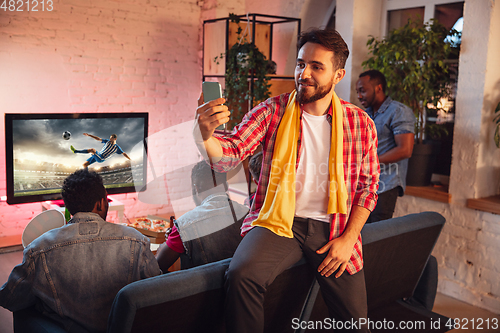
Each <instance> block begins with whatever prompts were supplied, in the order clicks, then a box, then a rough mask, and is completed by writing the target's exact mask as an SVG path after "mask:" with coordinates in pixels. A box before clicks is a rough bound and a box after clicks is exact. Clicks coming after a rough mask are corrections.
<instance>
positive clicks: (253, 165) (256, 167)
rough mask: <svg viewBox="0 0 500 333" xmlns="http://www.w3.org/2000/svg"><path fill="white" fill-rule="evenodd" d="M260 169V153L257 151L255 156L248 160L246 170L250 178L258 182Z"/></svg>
mask: <svg viewBox="0 0 500 333" xmlns="http://www.w3.org/2000/svg"><path fill="white" fill-rule="evenodd" d="M261 168H262V152H261V151H259V152H258V153H257V154H254V155H253V156H252V157H251V158H250V162H248V170H250V173H251V174H252V177H253V178H254V179H255V180H256V181H258V180H259V177H260V169H261Z"/></svg>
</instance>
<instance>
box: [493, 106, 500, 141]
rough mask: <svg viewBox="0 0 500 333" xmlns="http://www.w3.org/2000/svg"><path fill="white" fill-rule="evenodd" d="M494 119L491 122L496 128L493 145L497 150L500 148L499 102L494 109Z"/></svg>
mask: <svg viewBox="0 0 500 333" xmlns="http://www.w3.org/2000/svg"><path fill="white" fill-rule="evenodd" d="M495 114H496V116H495V118H494V119H493V121H494V122H495V123H496V124H497V126H496V128H495V136H494V140H495V145H496V146H497V148H500V102H499V103H498V105H497V107H496V109H495Z"/></svg>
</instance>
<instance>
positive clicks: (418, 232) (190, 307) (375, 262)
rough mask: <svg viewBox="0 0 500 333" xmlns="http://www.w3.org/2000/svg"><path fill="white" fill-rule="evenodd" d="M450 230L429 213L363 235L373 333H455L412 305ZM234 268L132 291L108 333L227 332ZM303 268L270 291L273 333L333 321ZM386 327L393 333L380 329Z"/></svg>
mask: <svg viewBox="0 0 500 333" xmlns="http://www.w3.org/2000/svg"><path fill="white" fill-rule="evenodd" d="M444 223H445V219H444V218H443V217H442V216H441V215H440V214H438V213H433V212H424V213H420V214H412V215H407V216H404V217H399V218H394V219H390V220H386V221H381V222H377V223H373V224H369V225H366V226H365V227H364V228H363V231H362V237H363V252H364V267H365V268H364V269H365V279H366V288H367V295H368V311H369V313H368V317H369V318H367V320H368V321H369V323H372V325H373V326H372V327H370V328H371V330H372V332H387V331H389V330H388V329H387V325H388V324H391V323H393V324H394V325H396V328H397V327H399V326H398V325H400V324H401V323H406V324H412V325H417V324H418V325H420V326H419V327H418V329H417V330H404V329H400V330H396V331H399V332H404V331H409V332H416V331H418V332H433V333H436V332H446V331H448V328H447V327H446V326H445V323H446V320H447V318H445V317H443V316H440V315H439V314H436V313H433V312H432V311H430V310H429V309H426V308H425V307H424V306H423V305H419V304H418V303H416V302H408V301H405V299H408V298H410V297H411V296H412V295H413V294H414V290H415V288H416V286H417V283H418V281H419V279H420V277H421V275H422V273H423V271H424V268H425V266H426V263H427V261H428V260H429V257H430V254H431V252H432V249H433V247H434V244H435V243H436V241H437V239H438V237H439V234H440V232H441V229H442V227H443V225H444ZM229 262H230V259H226V260H222V261H218V262H215V263H211V264H207V265H203V266H198V267H195V268H191V269H187V270H181V271H177V272H173V273H169V274H165V275H161V276H157V277H153V278H150V279H146V280H141V281H137V282H134V283H131V284H129V285H127V286H125V287H124V288H122V289H121V290H120V291H119V293H118V294H117V295H116V298H115V301H114V303H113V307H112V310H111V312H110V314H109V320H108V332H110V333H126V332H149V333H153V332H225V328H224V321H223V315H222V313H223V302H224V292H223V278H224V272H225V270H226V269H227V267H228V265H229ZM304 265H307V263H306V262H305V260H303V259H302V260H301V261H299V262H298V263H297V264H295V265H294V266H292V267H291V268H289V269H288V270H286V271H285V272H283V273H282V274H281V275H280V276H278V278H277V279H276V280H275V282H274V283H273V284H272V285H271V286H270V287H269V289H268V292H267V294H266V299H265V304H264V307H265V318H266V319H265V331H266V332H272V333H277V332H294V331H295V332H304V331H306V329H304V327H305V326H306V325H302V327H297V326H298V325H292V324H293V323H297V322H298V321H299V322H304V323H307V322H310V321H313V322H314V321H323V320H325V318H328V312H327V309H326V306H325V304H324V302H323V300H322V297H321V293H320V292H318V291H319V288H318V285H317V283H316V282H315V279H314V276H313V274H312V272H311V270H310V269H308V267H306V266H304ZM28 312H29V311H28ZM16 315H17V316H16ZM33 318H34V317H33V316H31V315H30V314H29V313H26V311H25V313H21V315H19V314H17V313H15V314H14V328H15V332H33V331H30V330H29V328H26V327H20V326H21V324H23V326H26V323H27V319H30V323H33V324H35V322H37V321H36V320H33ZM294 318H295V319H294ZM38 319H40V318H38ZM42 320H43V319H42ZM384 321H385V323H386V326H380V325H381V324H382V323H383V322H384ZM422 323H423V324H422ZM431 325H433V326H432V327H431ZM294 326H295V327H294ZM437 326H440V329H436V327H437ZM18 328H19V329H18ZM328 331H332V330H328ZM390 331H394V330H390ZM51 332H56V331H54V330H51Z"/></svg>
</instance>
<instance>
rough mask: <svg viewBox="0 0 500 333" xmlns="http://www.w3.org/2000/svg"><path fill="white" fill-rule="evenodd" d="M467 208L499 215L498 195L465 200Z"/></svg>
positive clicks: (499, 201)
mask: <svg viewBox="0 0 500 333" xmlns="http://www.w3.org/2000/svg"><path fill="white" fill-rule="evenodd" d="M466 206H467V208H471V209H477V210H482V211H483V212H488V213H493V214H500V195H493V196H491V197H486V198H478V199H467V205H466Z"/></svg>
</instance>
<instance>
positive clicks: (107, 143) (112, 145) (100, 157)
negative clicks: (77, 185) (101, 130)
mask: <svg viewBox="0 0 500 333" xmlns="http://www.w3.org/2000/svg"><path fill="white" fill-rule="evenodd" d="M83 135H85V136H88V137H91V138H92V139H95V140H97V141H100V142H101V143H104V146H103V147H102V149H101V151H100V152H97V151H96V150H95V149H94V148H89V149H81V150H77V149H75V147H73V146H71V147H70V149H71V151H72V152H73V153H75V154H88V153H90V154H92V156H90V157H89V158H88V159H87V160H86V161H85V163H83V167H84V168H88V167H89V165H91V164H92V163H95V162H98V163H102V162H104V161H105V160H107V159H108V158H109V157H111V155H113V154H114V153H117V154H122V155H123V156H125V157H126V158H127V159H129V160H130V157H129V156H128V155H127V153H125V152H124V151H123V150H122V149H121V148H120V146H118V145H117V144H116V139H117V136H116V134H111V136H110V137H109V140H107V139H101V138H100V137H98V136H95V135H92V134H88V133H83Z"/></svg>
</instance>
